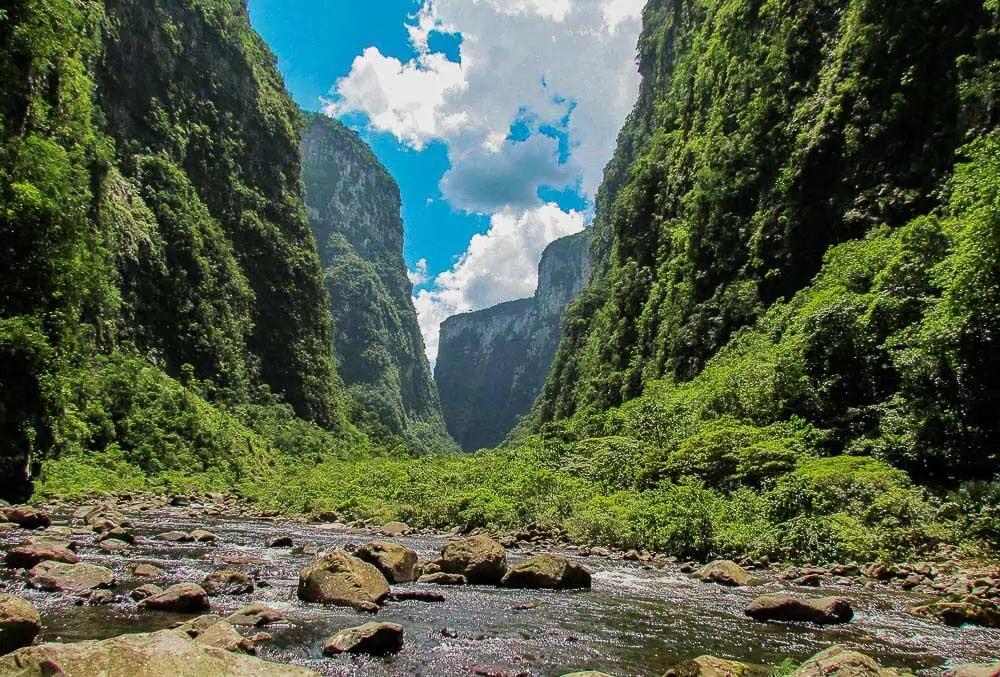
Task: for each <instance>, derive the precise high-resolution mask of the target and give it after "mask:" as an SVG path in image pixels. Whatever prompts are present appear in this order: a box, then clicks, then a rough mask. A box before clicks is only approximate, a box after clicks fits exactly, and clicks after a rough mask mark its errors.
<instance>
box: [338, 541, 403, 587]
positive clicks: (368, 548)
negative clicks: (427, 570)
mask: <svg viewBox="0 0 1000 677" xmlns="http://www.w3.org/2000/svg"><path fill="white" fill-rule="evenodd" d="M354 554H355V556H357V557H358V558H360V559H363V560H364V561H366V562H368V563H369V564H373V565H375V567H376V568H377V569H378V570H379V571H381V572H382V574H383V575H384V576H385V577H386V579H388V581H389V582H390V583H410V582H411V581H415V580H417V577H418V575H419V569H418V568H417V553H416V552H414V551H413V550H410V549H409V548H404V547H403V546H401V545H399V544H398V543H391V542H389V541H374V542H372V543H369V544H367V545H364V546H362V547H361V548H359V549H358V551H357V552H355V553H354Z"/></svg>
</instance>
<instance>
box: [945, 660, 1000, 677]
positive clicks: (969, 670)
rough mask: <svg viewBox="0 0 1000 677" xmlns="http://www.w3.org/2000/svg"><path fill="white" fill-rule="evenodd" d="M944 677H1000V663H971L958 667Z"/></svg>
mask: <svg viewBox="0 0 1000 677" xmlns="http://www.w3.org/2000/svg"><path fill="white" fill-rule="evenodd" d="M943 677H1000V663H992V664H989V663H969V664H966V665H956V666H955V667H953V668H951V669H950V670H948V671H947V672H945V673H944V675H943Z"/></svg>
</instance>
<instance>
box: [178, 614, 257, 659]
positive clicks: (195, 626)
mask: <svg viewBox="0 0 1000 677" xmlns="http://www.w3.org/2000/svg"><path fill="white" fill-rule="evenodd" d="M176 630H178V631H180V632H183V633H185V634H186V635H187V636H188V637H190V638H191V639H193V640H194V641H195V642H197V643H198V644H202V645H204V646H211V647H215V648H217V649H225V650H226V651H234V652H237V653H245V654H251V655H252V654H254V653H256V651H257V649H256V647H255V646H254V643H253V642H251V641H250V640H249V639H247V638H246V637H244V636H243V635H241V634H240V633H239V632H237V630H236V628H234V627H233V626H232V625H231V624H230V623H229V622H228V621H226V620H224V619H222V618H220V617H219V616H212V615H208V616H199V617H198V618H195V619H194V620H191V621H188V622H187V623H184V624H182V625H180V626H178V627H177V628H176Z"/></svg>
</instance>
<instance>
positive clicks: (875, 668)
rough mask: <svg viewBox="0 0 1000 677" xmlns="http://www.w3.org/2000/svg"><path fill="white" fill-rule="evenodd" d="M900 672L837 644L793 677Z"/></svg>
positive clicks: (864, 676) (861, 676)
mask: <svg viewBox="0 0 1000 677" xmlns="http://www.w3.org/2000/svg"><path fill="white" fill-rule="evenodd" d="M896 674H899V673H898V672H897V671H895V670H885V669H883V668H882V666H880V665H879V664H878V663H877V662H875V659H873V658H870V657H869V656H866V655H864V654H863V653H858V652H857V651H851V650H850V649H847V648H845V647H843V646H840V645H839V644H838V645H835V646H832V647H830V648H829V649H827V650H826V651H823V652H821V653H818V654H816V655H815V656H813V657H812V658H810V659H809V660H807V661H806V662H805V663H803V664H802V665H801V666H799V668H798V670H796V671H795V672H793V673H792V675H791V677H889V676H890V675H896Z"/></svg>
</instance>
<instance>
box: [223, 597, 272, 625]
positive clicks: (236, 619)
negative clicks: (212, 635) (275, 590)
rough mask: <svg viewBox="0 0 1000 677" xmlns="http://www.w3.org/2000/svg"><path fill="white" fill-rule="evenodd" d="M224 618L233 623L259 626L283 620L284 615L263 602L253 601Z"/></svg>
mask: <svg viewBox="0 0 1000 677" xmlns="http://www.w3.org/2000/svg"><path fill="white" fill-rule="evenodd" d="M226 620H227V621H229V622H230V623H232V624H233V625H243V626H249V627H254V628H261V627H264V626H265V625H271V624H272V623H281V622H282V621H284V620H285V615H284V614H283V613H281V612H280V611H278V610H276V609H272V608H271V607H269V606H267V605H265V604H261V603H260V602H254V603H253V604H250V605H248V606H245V607H243V608H242V609H240V610H239V611H237V612H236V613H234V614H233V615H232V616H230V617H229V618H227V619H226Z"/></svg>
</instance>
